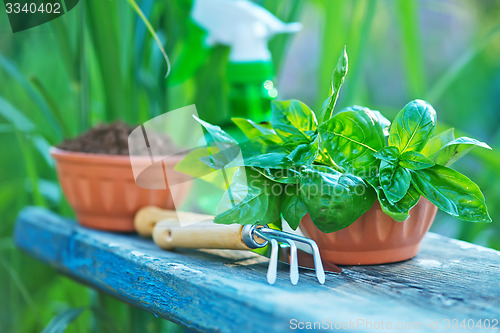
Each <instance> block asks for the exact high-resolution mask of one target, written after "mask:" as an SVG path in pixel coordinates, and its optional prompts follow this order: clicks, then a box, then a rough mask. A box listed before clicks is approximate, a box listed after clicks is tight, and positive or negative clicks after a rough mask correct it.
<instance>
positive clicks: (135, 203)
mask: <svg viewBox="0 0 500 333" xmlns="http://www.w3.org/2000/svg"><path fill="white" fill-rule="evenodd" d="M50 153H51V155H52V157H53V158H54V159H55V161H56V167H57V175H58V177H59V182H60V184H61V187H62V190H63V192H64V195H65V196H66V199H67V200H68V202H69V204H70V205H71V207H72V208H73V210H74V211H75V214H76V217H77V220H78V222H79V223H80V224H82V225H84V226H87V227H90V228H95V229H102V230H111V231H126V232H131V231H135V229H134V215H135V213H136V212H137V210H139V209H140V208H142V207H144V206H149V205H154V206H158V207H161V208H165V209H174V208H175V207H174V200H173V198H175V199H176V200H175V202H177V203H178V202H181V201H182V200H183V199H185V198H186V196H187V194H188V191H189V190H190V185H189V183H186V184H185V185H184V184H183V185H182V186H176V190H175V191H172V192H174V193H171V190H170V189H169V188H168V187H167V189H155V190H150V189H144V188H141V187H139V186H137V185H136V183H135V180H134V175H133V172H132V168H131V165H130V158H129V157H128V156H120V155H102V154H88V153H79V152H71V151H65V150H61V149H57V148H51V150H50ZM181 159H182V156H180V157H175V158H172V159H169V160H168V161H166V162H165V166H166V168H173V167H174V166H175V165H176V164H177V163H178V162H179V161H180V160H181ZM145 163H147V157H145ZM158 181H159V182H161V183H163V184H164V182H165V181H164V179H163V178H159V179H158Z"/></svg>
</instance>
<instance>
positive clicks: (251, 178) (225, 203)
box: [214, 168, 281, 224]
mask: <svg viewBox="0 0 500 333" xmlns="http://www.w3.org/2000/svg"><path fill="white" fill-rule="evenodd" d="M272 186H278V187H281V185H280V184H277V183H272V182H271V181H269V180H268V179H266V178H265V177H263V176H261V175H260V174H259V173H258V172H256V171H254V170H252V169H250V168H240V169H239V170H238V171H237V172H236V173H235V174H234V176H233V180H232V182H231V185H230V186H229V188H228V190H227V191H226V192H225V193H224V195H223V197H222V200H221V201H220V203H219V206H218V207H217V216H216V217H215V219H214V222H215V223H221V224H233V223H239V224H257V223H262V224H268V223H274V222H277V220H278V219H279V210H277V209H276V207H279V201H280V195H274V194H273V192H274V193H276V192H278V194H279V192H280V191H276V190H274V189H271V187H272Z"/></svg>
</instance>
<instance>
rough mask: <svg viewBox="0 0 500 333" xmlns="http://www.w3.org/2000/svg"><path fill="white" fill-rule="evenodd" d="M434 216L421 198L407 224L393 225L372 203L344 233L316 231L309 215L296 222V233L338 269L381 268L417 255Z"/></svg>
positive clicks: (432, 210) (428, 204) (343, 230)
mask: <svg viewBox="0 0 500 333" xmlns="http://www.w3.org/2000/svg"><path fill="white" fill-rule="evenodd" d="M436 212H437V207H436V206H434V205H433V204H432V203H431V202H430V201H428V200H427V199H425V198H424V197H422V198H421V199H420V201H419V202H418V204H417V205H416V206H415V207H413V208H412V209H411V211H410V218H409V219H408V220H406V221H404V222H396V221H395V220H394V219H392V218H391V217H389V216H388V215H386V214H384V212H383V211H382V209H381V208H380V204H379V202H378V201H375V204H374V205H373V207H372V208H370V210H369V211H367V212H366V213H365V214H364V215H363V216H361V217H360V218H359V219H357V220H356V221H355V222H354V223H353V224H351V225H350V226H349V227H347V228H345V229H342V230H339V231H336V232H332V233H328V234H325V233H323V232H321V231H320V230H319V229H318V228H316V226H315V225H314V224H313V222H312V220H311V217H310V216H309V214H307V215H306V216H304V218H303V219H302V221H301V222H300V229H301V230H302V232H303V233H304V234H306V236H308V237H309V238H311V239H313V240H314V241H315V242H316V243H317V244H318V247H319V249H320V253H321V257H322V259H323V260H326V261H329V262H332V263H335V264H341V265H373V264H383V263H390V262H396V261H401V260H406V259H410V258H413V257H414V256H415V255H417V252H418V249H419V246H420V242H421V241H422V239H423V238H424V236H425V234H426V233H427V231H429V228H430V227H431V224H432V222H433V221H434V217H435V216H436Z"/></svg>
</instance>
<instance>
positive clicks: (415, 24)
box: [395, 0, 426, 99]
mask: <svg viewBox="0 0 500 333" xmlns="http://www.w3.org/2000/svg"><path fill="white" fill-rule="evenodd" d="M395 3H396V4H397V12H398V19H399V27H400V30H401V44H402V45H403V50H402V51H403V60H404V69H405V71H406V80H407V84H408V92H409V93H410V95H411V97H410V98H411V99H413V98H421V97H422V94H423V93H424V90H425V85H426V84H425V80H426V79H425V66H424V57H423V52H422V38H421V35H420V24H419V17H418V1H417V0H404V1H396V2H395Z"/></svg>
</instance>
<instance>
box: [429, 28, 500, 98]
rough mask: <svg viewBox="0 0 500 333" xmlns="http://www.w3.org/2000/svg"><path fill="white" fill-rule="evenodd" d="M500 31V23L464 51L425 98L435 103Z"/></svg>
mask: <svg viewBox="0 0 500 333" xmlns="http://www.w3.org/2000/svg"><path fill="white" fill-rule="evenodd" d="M499 32H500V23H498V24H496V25H495V26H494V27H493V28H492V29H491V30H490V31H488V33H486V35H485V36H484V37H483V38H481V39H480V40H479V41H478V42H477V43H476V45H474V46H473V47H472V48H471V49H469V50H468V51H467V52H465V53H463V54H462V56H461V57H459V58H458V59H457V61H456V62H455V63H453V64H452V65H451V66H450V67H449V68H448V70H447V71H446V72H445V73H444V74H443V75H442V76H441V77H440V78H439V80H437V81H436V83H435V84H434V85H432V87H431V88H430V89H429V91H428V92H427V94H426V95H425V99H426V100H427V101H429V102H430V103H435V102H436V101H437V100H439V98H441V96H442V95H443V93H444V92H445V91H446V89H447V88H448V87H449V86H450V85H451V84H452V83H453V82H454V81H455V80H457V79H458V78H459V77H460V74H461V73H462V71H463V70H464V68H465V67H466V66H467V65H468V64H469V63H470V62H471V61H472V60H473V59H474V58H475V57H476V56H477V55H478V54H479V53H480V52H481V51H482V50H483V49H484V48H485V47H486V46H487V45H488V44H489V43H490V42H491V41H492V40H493V38H494V37H496V36H497V34H498V33H499Z"/></svg>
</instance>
